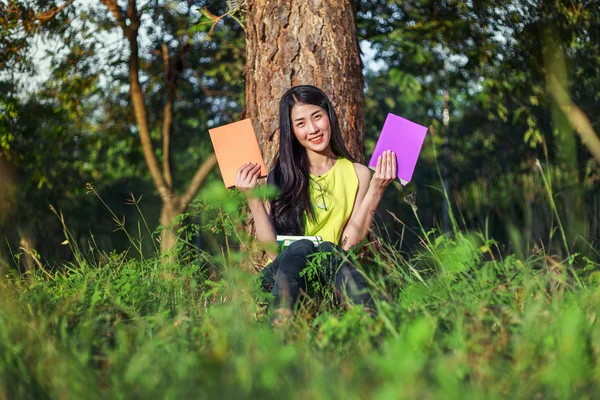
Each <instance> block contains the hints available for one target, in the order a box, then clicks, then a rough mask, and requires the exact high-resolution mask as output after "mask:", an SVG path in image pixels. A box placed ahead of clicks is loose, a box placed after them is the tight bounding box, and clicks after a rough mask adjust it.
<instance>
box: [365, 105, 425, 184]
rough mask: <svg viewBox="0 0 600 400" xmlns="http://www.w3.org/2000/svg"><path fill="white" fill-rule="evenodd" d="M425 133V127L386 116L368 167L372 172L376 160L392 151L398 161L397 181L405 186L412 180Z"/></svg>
mask: <svg viewBox="0 0 600 400" xmlns="http://www.w3.org/2000/svg"><path fill="white" fill-rule="evenodd" d="M426 133H427V127H425V126H422V125H419V124H415V123H414V122H412V121H409V120H407V119H405V118H402V117H399V116H397V115H394V114H391V113H390V114H388V116H387V118H386V119H385V123H384V124H383V129H382V130H381V134H380V135H379V139H377V144H375V150H374V151H373V155H372V156H371V160H370V161H369V164H368V165H369V167H370V168H371V169H373V170H374V169H375V167H376V166H377V158H378V157H379V156H380V155H381V154H382V153H383V152H384V151H385V150H392V151H393V152H394V153H396V159H397V161H398V179H399V180H400V183H402V185H403V186H405V185H406V184H407V183H408V182H410V180H411V179H412V175H413V172H414V170H415V165H416V164H417V159H418V158H419V153H420V152H421V146H423V141H424V140H425V134H426Z"/></svg>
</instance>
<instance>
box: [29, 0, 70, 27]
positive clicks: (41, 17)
mask: <svg viewBox="0 0 600 400" xmlns="http://www.w3.org/2000/svg"><path fill="white" fill-rule="evenodd" d="M74 1H75V0H69V1H67V2H66V3H65V4H63V5H62V6H60V7H57V8H54V9H52V10H48V11H45V12H42V13H39V14H38V15H36V17H35V19H36V20H38V21H40V23H41V24H44V23H46V22H48V21H49V20H51V19H52V18H54V17H55V16H56V15H57V14H58V13H59V12H61V11H62V10H64V9H65V8H66V7H68V6H69V5H71V4H72V3H73V2H74Z"/></svg>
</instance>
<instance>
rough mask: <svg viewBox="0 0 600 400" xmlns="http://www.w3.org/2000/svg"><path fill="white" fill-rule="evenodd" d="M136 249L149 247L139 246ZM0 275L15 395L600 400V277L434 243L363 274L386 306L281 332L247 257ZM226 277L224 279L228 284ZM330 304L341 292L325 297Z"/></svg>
mask: <svg viewBox="0 0 600 400" xmlns="http://www.w3.org/2000/svg"><path fill="white" fill-rule="evenodd" d="M134 247H135V246H134ZM73 250H74V252H75V254H76V261H75V262H73V263H70V264H68V265H63V266H61V268H53V269H50V268H49V267H47V266H44V265H43V264H42V263H41V262H40V264H39V265H38V266H37V267H36V268H35V269H34V270H30V271H27V272H25V273H19V272H16V271H15V270H13V269H10V270H9V269H5V270H4V271H3V272H2V279H1V280H0V291H1V292H0V399H21V398H23V399H25V398H41V399H43V398H53V399H54V398H56V399H78V398H82V399H83V398H84V399H94V398H122V399H133V398H161V399H163V398H166V399H179V398H235V399H239V398H282V397H284V398H302V399H306V398H309V399H310V398H312V399H321V398H324V399H327V398H340V399H355V398H356V399H358V398H369V399H371V398H373V399H401V398H420V399H422V398H424V399H427V398H444V399H446V398H461V399H462V398H467V399H468V398H473V399H480V398H492V399H493V398H523V399H531V398H534V399H535V398H590V399H591V398H595V397H597V393H598V391H599V390H600V365H599V362H598V358H599V357H600V340H599V339H600V325H599V322H598V313H599V312H600V287H599V281H600V274H599V273H598V272H597V271H598V265H597V264H595V263H594V262H593V261H592V260H590V259H588V258H586V257H583V256H581V255H578V254H571V255H568V256H566V257H563V258H561V257H558V256H557V255H555V254H552V253H551V252H550V251H548V250H543V249H541V250H540V249H534V250H531V251H530V252H529V254H528V255H527V257H526V258H525V259H524V258H523V257H518V256H516V255H512V254H502V251H501V250H500V249H499V248H498V247H497V246H495V243H494V241H493V240H491V239H489V238H486V237H485V235H483V234H482V233H467V232H461V231H460V230H459V229H455V232H454V233H453V234H448V235H439V234H437V233H436V232H434V231H431V232H428V233H425V232H423V237H422V246H421V248H420V250H418V251H415V252H413V253H411V254H403V253H399V252H398V251H397V250H394V249H393V247H391V246H390V247H389V248H383V249H382V251H380V252H379V253H378V254H377V256H375V258H373V259H371V260H370V261H369V262H366V263H364V264H362V265H361V267H362V269H363V270H364V272H365V274H366V276H367V277H368V278H369V280H370V281H371V286H372V290H373V294H374V296H375V298H376V300H377V304H378V313H377V315H376V316H374V317H370V316H368V315H367V314H365V313H364V312H363V311H362V310H361V309H359V308H356V307H355V308H350V309H343V308H341V307H339V306H336V305H334V304H332V303H331V302H328V301H325V300H323V301H320V302H316V301H312V302H311V301H310V300H309V301H305V302H304V303H303V304H304V305H305V306H304V307H303V308H302V309H300V310H299V311H298V312H297V313H296V314H295V319H294V320H293V322H292V323H291V324H290V325H289V326H284V327H281V328H273V327H271V324H270V318H269V315H268V313H266V314H265V307H264V303H265V298H266V296H267V295H265V294H264V293H261V292H260V290H259V289H258V285H257V282H256V281H257V279H256V276H255V275H254V274H252V273H250V272H247V271H246V269H244V268H240V266H239V262H238V261H237V260H243V259H246V258H247V257H248V256H247V255H246V254H243V253H235V252H234V253H229V256H227V255H226V254H225V252H223V254H221V255H219V254H216V255H211V254H208V253H204V252H201V251H199V250H197V249H196V250H192V251H190V254H189V255H188V256H185V257H182V258H181V259H180V260H179V261H175V262H170V261H169V260H168V259H166V258H163V259H161V258H160V257H158V256H150V257H143V256H140V255H139V254H137V255H136V256H133V255H132V254H128V253H124V254H117V253H111V254H105V253H100V254H96V255H92V254H90V255H87V256H84V255H83V253H82V252H80V251H78V249H77V248H74V249H73ZM215 271H216V274H215ZM324 298H327V296H324Z"/></svg>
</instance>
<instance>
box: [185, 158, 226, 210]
mask: <svg viewBox="0 0 600 400" xmlns="http://www.w3.org/2000/svg"><path fill="white" fill-rule="evenodd" d="M215 165H217V157H216V156H215V155H214V154H211V155H210V156H209V157H208V158H207V159H206V160H204V162H203V163H202V165H200V167H199V168H198V170H197V171H196V173H195V174H194V177H193V178H192V181H191V182H190V185H189V186H188V188H187V190H186V191H185V194H184V195H183V196H181V203H180V206H181V207H182V208H183V209H185V207H187V205H188V204H189V202H190V201H192V199H193V198H194V196H195V195H196V193H198V190H200V186H201V185H202V183H203V182H204V180H205V179H206V177H207V176H208V174H209V172H210V171H211V170H212V169H213V168H214V167H215Z"/></svg>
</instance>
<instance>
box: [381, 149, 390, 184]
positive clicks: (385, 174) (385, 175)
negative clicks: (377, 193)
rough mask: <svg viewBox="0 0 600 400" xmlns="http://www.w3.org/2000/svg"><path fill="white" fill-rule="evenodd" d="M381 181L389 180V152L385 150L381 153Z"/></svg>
mask: <svg viewBox="0 0 600 400" xmlns="http://www.w3.org/2000/svg"><path fill="white" fill-rule="evenodd" d="M382 167H383V179H389V178H388V177H389V176H390V151H389V150H386V151H385V152H384V153H383V165H382Z"/></svg>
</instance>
